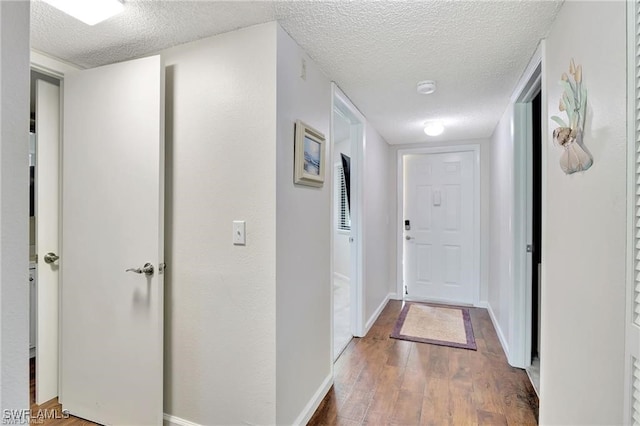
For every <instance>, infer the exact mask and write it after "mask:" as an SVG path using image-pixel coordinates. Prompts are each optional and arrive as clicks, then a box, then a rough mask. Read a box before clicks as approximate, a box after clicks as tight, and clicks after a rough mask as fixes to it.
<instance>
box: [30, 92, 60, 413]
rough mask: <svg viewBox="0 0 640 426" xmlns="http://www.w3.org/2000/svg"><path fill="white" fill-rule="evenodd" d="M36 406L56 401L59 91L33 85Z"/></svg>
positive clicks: (58, 252) (58, 251)
mask: <svg viewBox="0 0 640 426" xmlns="http://www.w3.org/2000/svg"><path fill="white" fill-rule="evenodd" d="M36 138H37V139H36V141H37V142H36V170H37V172H36V185H35V189H36V235H37V239H36V250H37V256H38V266H37V269H36V276H37V278H36V293H37V296H36V301H37V302H36V306H37V310H36V403H37V404H42V403H44V402H47V401H49V400H50V399H52V398H55V397H56V396H58V273H59V270H58V269H59V264H58V262H57V259H56V257H57V256H58V255H59V254H60V247H59V240H58V238H59V235H58V230H59V228H60V222H59V211H60V209H59V201H60V199H59V197H60V191H59V186H60V87H59V86H56V85H54V84H51V83H48V82H46V81H43V80H36Z"/></svg>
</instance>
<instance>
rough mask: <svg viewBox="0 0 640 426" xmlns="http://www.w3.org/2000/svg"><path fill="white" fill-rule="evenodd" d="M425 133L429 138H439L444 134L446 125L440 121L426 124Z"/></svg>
mask: <svg viewBox="0 0 640 426" xmlns="http://www.w3.org/2000/svg"><path fill="white" fill-rule="evenodd" d="M424 132H425V133H426V134H427V135H428V136H439V135H441V134H442V132H444V124H442V121H438V120H433V121H427V122H425V123H424Z"/></svg>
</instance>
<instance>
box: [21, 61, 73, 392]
mask: <svg viewBox="0 0 640 426" xmlns="http://www.w3.org/2000/svg"><path fill="white" fill-rule="evenodd" d="M30 70H34V71H37V72H39V73H41V74H45V75H48V76H50V77H53V78H56V79H58V80H59V82H60V107H59V117H60V135H59V141H60V147H59V149H60V156H59V158H60V164H59V166H60V171H61V170H62V149H63V148H62V147H63V144H62V121H63V118H64V117H63V114H64V109H63V107H62V106H63V103H64V75H65V73H68V72H72V71H77V70H79V68H76V67H74V66H72V65H69V64H66V63H64V62H61V61H59V60H56V59H53V58H50V57H48V56H46V55H44V54H41V53H39V52H37V51H35V50H31V58H30ZM58 200H59V201H58V206H59V207H58V208H59V214H58V235H60V236H61V235H62V233H61V232H62V173H60V174H59V180H58ZM36 220H37V219H36ZM28 238H29V235H28V233H27V235H26V237H25V240H28ZM58 250H59V253H58V254H59V255H60V256H62V254H63V247H62V240H61V239H60V241H59V245H58ZM40 261H41V260H40V259H38V262H37V263H36V268H38V264H39V263H40ZM62 281H63V280H62V272H61V271H58V323H57V328H58V344H57V348H58V401H61V400H62V395H61V392H60V366H61V364H62V357H61V354H60V339H61V338H62V329H61V327H60V313H61V303H62V298H61V291H62ZM27 309H28V308H27ZM37 345H38V338H37V337H36V351H37V347H38V346H37ZM27 374H28V373H27ZM26 379H27V382H28V380H29V377H28V376H27V378H26ZM36 386H37V383H36Z"/></svg>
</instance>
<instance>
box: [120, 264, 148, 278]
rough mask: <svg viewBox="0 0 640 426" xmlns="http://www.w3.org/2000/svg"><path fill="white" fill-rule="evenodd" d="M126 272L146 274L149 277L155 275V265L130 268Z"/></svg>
mask: <svg viewBox="0 0 640 426" xmlns="http://www.w3.org/2000/svg"><path fill="white" fill-rule="evenodd" d="M125 272H134V273H136V274H145V275H147V276H151V275H153V265H152V264H150V263H145V264H144V266H143V267H142V268H129V269H126V270H125Z"/></svg>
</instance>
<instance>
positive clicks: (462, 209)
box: [403, 151, 478, 303]
mask: <svg viewBox="0 0 640 426" xmlns="http://www.w3.org/2000/svg"><path fill="white" fill-rule="evenodd" d="M404 176H405V178H404V179H405V181H404V240H403V241H404V281H405V286H406V293H407V297H408V298H413V299H428V300H433V301H443V302H453V303H474V302H475V300H474V299H475V294H476V288H477V285H478V271H477V270H476V267H475V263H476V262H475V253H474V209H475V200H474V176H475V173H474V153H473V152H471V151H464V152H453V153H444V154H415V155H406V156H405V157H404Z"/></svg>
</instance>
